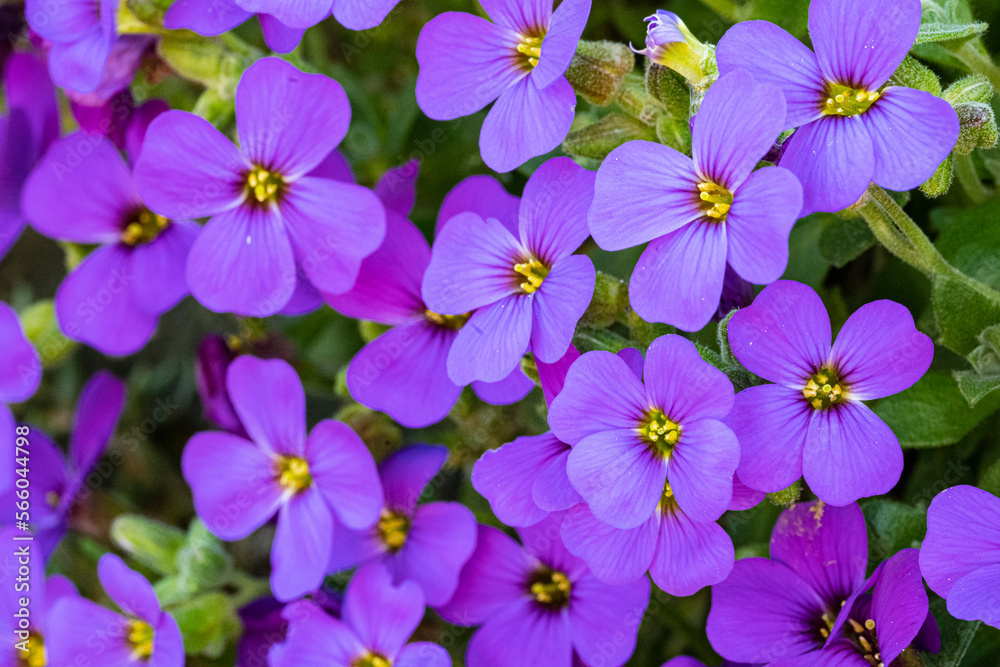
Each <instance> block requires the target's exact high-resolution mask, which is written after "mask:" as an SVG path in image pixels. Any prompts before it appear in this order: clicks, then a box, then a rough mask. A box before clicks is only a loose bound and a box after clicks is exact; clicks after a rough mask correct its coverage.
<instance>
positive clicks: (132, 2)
mask: <svg viewBox="0 0 1000 667" xmlns="http://www.w3.org/2000/svg"><path fill="white" fill-rule="evenodd" d="M172 2H173V0H123V2H122V3H121V4H120V5H119V6H118V16H117V25H116V27H115V28H116V31H117V33H118V34H119V35H144V34H145V35H148V34H153V35H163V34H166V33H167V32H168V31H167V30H164V28H163V16H164V15H165V14H166V13H167V9H169V8H170V5H171V3H172Z"/></svg>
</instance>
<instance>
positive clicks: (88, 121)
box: [70, 88, 170, 164]
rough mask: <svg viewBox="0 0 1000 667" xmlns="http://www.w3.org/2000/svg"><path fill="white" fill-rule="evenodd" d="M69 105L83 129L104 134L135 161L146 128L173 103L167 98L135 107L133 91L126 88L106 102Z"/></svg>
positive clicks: (149, 101)
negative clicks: (92, 104)
mask: <svg viewBox="0 0 1000 667" xmlns="http://www.w3.org/2000/svg"><path fill="white" fill-rule="evenodd" d="M70 108H71V109H72V111H73V117H74V118H75V119H76V122H77V123H78V124H79V125H80V129H81V130H83V131H84V132H86V133H87V134H103V135H104V136H106V137H107V138H108V139H110V140H111V141H112V143H114V145H115V146H117V147H118V148H119V149H120V150H122V151H124V152H125V155H127V156H128V159H129V161H130V162H132V163H133V164H134V163H135V162H136V160H138V159H139V153H140V151H141V149H142V142H143V139H145V137H146V128H148V127H149V124H150V123H152V122H153V119H154V118H156V117H157V116H159V115H160V114H161V113H163V112H164V111H168V110H169V109H170V106H169V105H168V104H167V103H166V102H165V101H164V100H147V101H146V102H143V103H142V104H140V105H139V106H136V104H135V100H134V99H133V98H132V92H131V91H130V90H129V89H127V88H126V89H125V90H124V91H122V92H120V93H118V94H117V95H115V96H114V97H112V98H111V99H109V100H107V101H106V102H104V103H103V104H100V105H97V106H86V105H82V104H77V103H75V102H73V101H72V100H71V101H70Z"/></svg>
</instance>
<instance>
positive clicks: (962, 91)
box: [941, 74, 993, 105]
mask: <svg viewBox="0 0 1000 667" xmlns="http://www.w3.org/2000/svg"><path fill="white" fill-rule="evenodd" d="M941 97H942V98H944V99H945V101H947V102H949V103H951V104H952V105H955V104H959V103H961V102H983V103H989V101H990V100H992V99H993V84H992V83H990V80H989V79H987V78H986V77H985V76H984V75H982V74H971V75H969V76H967V77H963V78H961V79H959V80H958V81H956V82H955V83H953V84H951V85H950V86H948V89H947V90H945V91H944V93H942V94H941Z"/></svg>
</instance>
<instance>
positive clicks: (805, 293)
mask: <svg viewBox="0 0 1000 667" xmlns="http://www.w3.org/2000/svg"><path fill="white" fill-rule="evenodd" d="M830 339H831V333H830V318H829V317H828V316H827V313H826V308H825V307H824V306H823V301H822V300H821V299H820V298H819V295H817V294H816V292H815V291H813V289H812V288H811V287H809V286H807V285H803V284H801V283H796V282H792V281H787V280H783V281H780V282H777V283H774V284H773V285H769V286H768V287H766V288H764V291H762V292H761V293H760V294H759V295H758V296H757V299H756V300H755V301H754V303H753V305H752V306H750V307H748V308H744V309H743V310H739V311H737V312H736V314H735V315H733V317H732V319H730V320H729V342H730V344H731V345H732V348H733V354H735V355H736V358H737V359H739V361H740V363H741V364H743V365H744V366H745V367H746V368H747V370H749V371H750V372H751V373H755V374H757V375H759V376H760V377H762V378H764V379H765V380H769V381H770V382H773V383H774V384H765V385H760V386H757V387H750V388H749V389H744V390H743V391H741V392H740V393H739V394H737V395H736V404H735V405H734V406H733V411H732V412H731V413H730V415H729V417H728V418H727V419H726V423H727V424H729V425H730V427H732V429H733V431H735V432H736V435H737V437H738V438H739V440H740V447H741V450H742V455H741V457H740V465H739V474H740V479H742V480H743V482H744V483H745V484H746V485H748V486H749V487H751V488H753V489H757V490H759V491H767V492H773V491H780V490H782V489H784V488H787V487H788V486H789V485H791V484H792V483H793V482H794V481H795V480H797V479H798V478H799V477H801V476H803V475H804V476H805V480H806V483H807V484H808V485H809V488H810V489H812V491H813V492H814V493H815V494H816V495H817V496H819V498H820V499H821V500H823V501H825V502H827V503H829V504H831V505H847V504H849V503H852V502H854V501H855V500H857V499H858V498H862V497H865V496H875V495H880V494H883V493H886V492H887V491H889V489H891V488H892V487H893V486H895V485H896V482H897V481H898V480H899V475H900V473H901V472H902V470H903V452H902V450H901V449H900V446H899V440H897V439H896V436H895V435H894V434H893V432H892V430H891V429H890V428H889V427H888V426H886V424H885V423H884V422H883V421H882V420H881V419H879V418H878V417H877V416H876V415H875V413H874V412H872V411H871V410H870V409H869V408H868V407H867V406H866V405H865V404H864V403H863V401H867V400H870V399H874V398H882V397H883V396H889V395H891V394H895V393H898V392H900V391H903V390H904V389H906V388H907V387H909V386H910V385H912V384H913V383H915V382H916V381H917V380H919V379H920V377H921V376H922V375H923V374H924V373H925V372H926V371H927V368H928V367H929V366H930V364H931V359H932V358H933V356H934V344H933V343H932V342H931V339H930V338H928V337H927V336H925V335H924V334H922V333H920V332H919V331H917V330H916V328H915V327H914V326H913V317H912V316H911V315H910V312H909V311H908V310H907V309H906V308H905V307H903V306H901V305H899V304H898V303H894V302H892V301H885V300H882V301H874V302H872V303H869V304H866V305H865V306H862V307H861V308H859V309H858V310H857V312H855V313H854V314H853V315H851V317H850V318H848V320H847V322H846V323H845V324H844V327H843V329H841V330H840V334H839V335H838V336H837V342H836V343H835V344H833V345H832V346H831V344H830Z"/></svg>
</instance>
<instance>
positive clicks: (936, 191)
mask: <svg viewBox="0 0 1000 667" xmlns="http://www.w3.org/2000/svg"><path fill="white" fill-rule="evenodd" d="M954 178H955V160H954V158H952V156H951V155H949V156H948V157H946V158H945V159H944V162H942V163H941V164H939V165H938V168H937V170H935V172H934V173H933V174H932V175H931V177H930V178H928V179H927V180H926V181H925V182H924V183H923V184H921V186H920V191H921V192H923V193H924V194H925V195H927V196H928V197H930V198H932V199H933V198H935V197H940V196H941V195H943V194H945V193H946V192H948V190H950V189H951V182H952V180H953V179H954Z"/></svg>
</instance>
